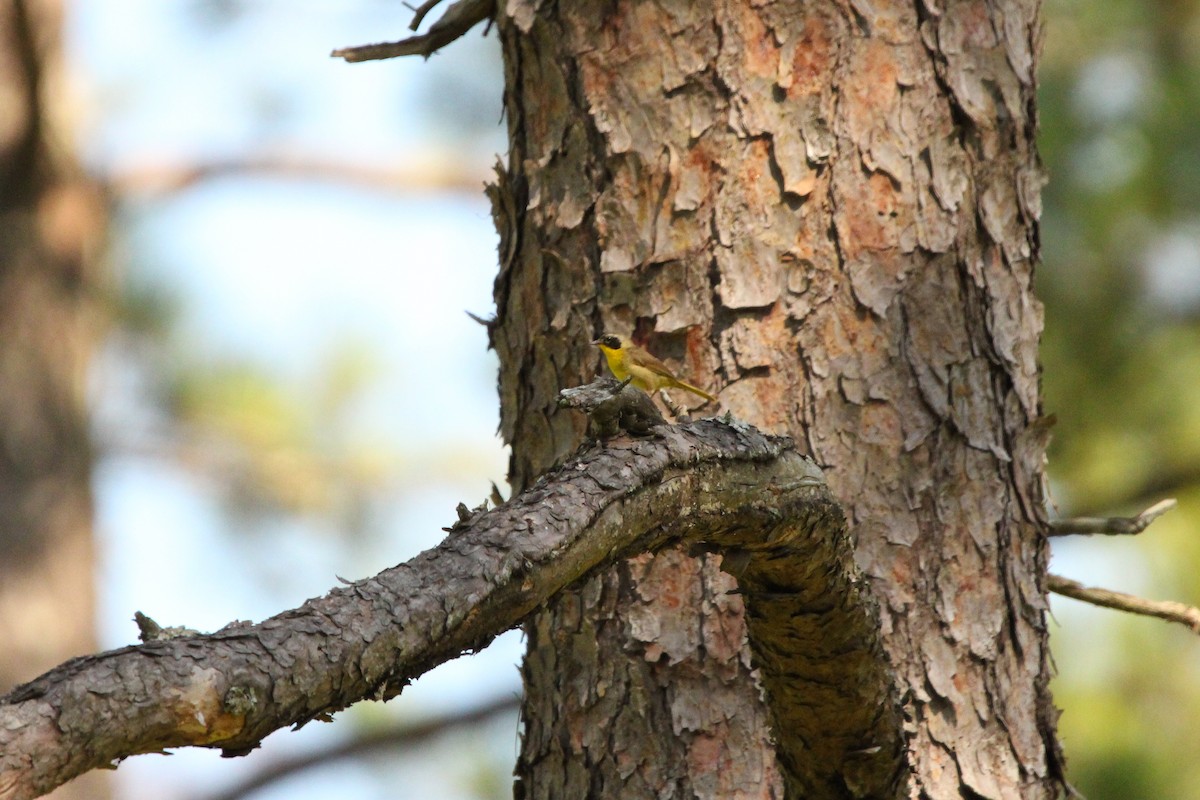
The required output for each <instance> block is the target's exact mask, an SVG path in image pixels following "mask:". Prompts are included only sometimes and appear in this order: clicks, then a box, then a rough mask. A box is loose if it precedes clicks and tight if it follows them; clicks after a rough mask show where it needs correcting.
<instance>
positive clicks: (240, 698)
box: [0, 390, 903, 800]
mask: <svg viewBox="0 0 1200 800" xmlns="http://www.w3.org/2000/svg"><path fill="white" fill-rule="evenodd" d="M630 391H632V390H630ZM654 430H655V433H654V434H653V435H652V436H649V437H647V438H641V439H629V438H622V439H618V440H615V441H613V442H611V443H609V444H608V445H605V446H601V445H593V446H591V447H588V448H585V449H584V450H583V451H582V452H581V453H580V454H579V455H577V456H576V457H574V458H573V459H571V460H570V461H568V462H567V463H566V464H564V465H563V466H562V467H560V468H558V469H557V470H555V471H554V472H552V473H551V474H548V475H546V476H543V477H542V478H541V479H539V481H538V482H537V483H536V484H535V485H534V486H533V487H532V488H531V489H529V490H528V491H526V492H524V493H523V494H521V495H520V496H518V497H516V498H514V499H513V500H511V501H509V502H508V503H506V504H505V505H503V506H501V507H500V508H496V509H493V510H492V511H488V512H486V513H479V514H476V515H473V516H471V518H470V519H468V520H466V521H463V522H460V523H459V524H458V525H456V526H455V529H454V530H452V531H451V533H450V535H448V536H447V537H446V539H445V540H444V541H443V542H442V543H441V544H440V545H438V546H437V547H435V548H433V549H432V550H428V551H426V552H424V553H422V554H420V555H418V556H417V557H416V558H414V559H412V560H411V561H409V562H407V563H405V564H401V565H400V566H397V567H395V568H392V569H389V570H386V571H384V572H382V573H380V574H379V575H376V576H375V577H373V578H368V579H366V580H362V581H359V582H356V583H353V584H350V585H348V586H345V587H340V588H337V589H334V590H333V591H331V592H330V593H329V594H327V595H325V596H324V597H321V598H318V599H314V600H310V601H308V602H307V603H305V604H304V605H303V606H301V607H300V608H298V609H294V610H291V611H287V612H284V613H282V614H280V615H278V616H276V617H272V618H271V619H268V620H266V621H264V622H262V623H260V624H257V625H250V624H248V623H234V624H232V625H230V626H227V627H226V628H224V629H222V630H221V631H218V632H216V633H213V634H209V635H194V636H185V637H183V638H175V639H169V640H164V641H154V642H149V643H146V644H142V645H139V646H134V647H125V648H122V649H119V650H114V651H110V652H107V653H102V654H99V655H94V656H87V657H84V658H78V659H74V660H72V661H69V662H67V663H65V664H63V665H62V666H60V667H58V668H56V669H54V670H52V671H50V672H48V673H46V674H45V675H43V676H42V677H40V678H38V679H37V680H35V681H33V682H32V683H29V684H26V685H24V686H21V687H18V688H17V689H15V690H14V691H13V692H11V693H10V694H9V695H8V696H6V697H4V698H0V800H24V798H32V797H36V796H38V795H39V794H42V793H44V792H47V791H49V790H50V789H52V788H54V787H55V786H57V785H59V784H61V783H63V782H65V781H67V780H69V779H71V778H72V777H74V776H76V775H79V774H81V773H83V772H85V771H87V770H90V769H94V768H97V767H106V766H111V765H113V764H115V763H116V762H118V761H120V760H121V759H123V758H125V757H127V756H130V755H134V754H137V753H148V752H157V751H161V750H163V749H165V748H170V747H180V746H185V745H196V746H203V747H217V748H221V749H222V750H223V751H224V752H225V754H226V755H240V754H243V753H246V752H248V751H250V750H252V749H253V748H255V747H257V746H258V744H259V742H261V740H262V739H263V737H265V736H266V735H267V734H269V733H271V732H272V731H274V730H277V729H279V728H281V727H283V726H287V725H296V726H299V725H303V724H305V723H306V722H308V721H310V720H313V719H328V717H329V715H330V714H331V713H333V712H335V711H338V710H340V709H343V708H345V707H346V706H348V705H350V704H352V703H354V702H357V701H359V700H363V699H367V698H372V699H387V698H390V697H394V696H396V695H397V694H399V693H400V691H401V690H402V689H403V688H404V686H406V685H407V684H408V683H409V682H410V681H412V680H413V679H414V678H416V677H417V676H419V675H421V674H422V673H424V672H426V671H428V670H429V669H431V668H432V667H434V666H436V665H438V664H440V663H442V662H444V661H447V660H450V659H452V658H455V657H457V656H459V655H461V654H463V653H466V652H471V651H475V650H478V649H480V648H482V647H484V646H485V645H486V644H487V643H488V642H490V641H491V640H492V638H494V637H495V636H496V635H497V634H499V633H501V632H503V631H505V630H508V629H509V628H512V627H514V626H515V625H517V624H519V623H520V621H521V620H522V619H523V618H524V617H525V616H526V615H527V614H529V613H530V612H531V611H533V610H534V609H536V608H538V607H539V606H541V605H542V604H544V603H545V602H546V601H547V600H548V599H549V598H550V597H551V596H553V595H554V594H555V592H557V591H559V590H560V589H562V588H563V587H565V586H566V585H568V584H570V583H572V582H574V581H576V580H578V579H579V578H581V577H583V576H585V575H587V574H588V573H590V572H592V571H593V570H596V569H598V568H601V567H603V566H605V565H607V564H610V563H611V562H613V561H614V560H615V559H618V558H622V557H627V556H631V555H634V554H636V553H639V552H643V551H646V550H656V549H660V548H662V547H665V546H668V545H673V544H681V545H686V546H691V547H702V548H704V549H706V550H713V551H717V552H721V553H722V554H724V555H725V563H726V564H727V565H729V566H728V567H727V568H728V569H729V570H730V571H731V572H734V573H735V574H736V575H737V577H738V579H739V585H740V590H741V592H742V593H743V594H744V595H745V602H746V606H747V620H748V626H749V637H750V644H751V648H752V652H753V654H754V657H755V659H756V661H757V665H758V667H759V669H760V671H761V675H762V681H763V685H764V688H765V689H766V691H767V692H768V695H769V697H770V702H771V709H772V714H773V716H774V719H775V722H776V725H775V732H776V736H777V738H778V745H779V754H780V763H781V764H782V765H783V768H784V773H785V775H786V778H787V782H788V786H789V795H790V796H793V797H799V796H801V795H802V794H803V796H806V797H842V796H845V795H846V792H847V789H848V788H849V789H850V791H852V792H854V793H856V794H857V795H858V796H883V795H884V794H885V793H887V791H888V789H890V788H891V787H893V786H894V785H895V783H896V782H897V781H899V780H901V779H902V778H901V777H899V776H900V775H901V769H902V767H901V764H902V758H901V754H902V752H903V751H902V742H901V726H902V720H901V719H900V716H899V712H898V711H897V708H898V706H897V703H896V700H895V698H894V696H893V692H892V681H891V676H890V673H889V670H888V668H887V665H886V661H885V658H884V656H883V655H882V649H881V647H880V642H879V634H878V630H877V617H876V613H875V610H874V606H873V605H872V603H871V601H870V600H869V598H868V597H867V593H866V587H865V586H864V585H863V584H862V583H861V581H860V579H859V577H858V573H857V572H856V570H855V567H854V563H853V557H852V551H851V547H850V543H849V541H848V539H847V535H846V531H845V525H844V522H843V519H842V516H841V512H840V509H839V508H838V506H837V505H836V504H835V503H834V502H833V501H832V500H831V498H830V496H829V493H828V490H827V489H826V487H825V485H824V482H823V479H822V477H821V473H820V471H819V470H818V469H817V468H816V467H815V466H814V465H813V464H812V463H811V462H810V461H808V460H806V459H804V458H802V457H801V456H799V455H798V454H796V453H795V452H794V451H793V450H792V447H791V443H790V442H789V441H788V440H785V439H778V438H771V437H766V436H764V435H762V434H761V433H759V432H758V431H756V430H754V429H753V428H750V427H748V426H744V425H741V424H738V423H730V422H718V421H715V420H703V421H700V422H696V423H687V424H684V425H678V426H673V427H667V426H662V427H658V428H655V429H654ZM847 781H848V782H849V783H850V786H849V787H847V785H846V782H847Z"/></svg>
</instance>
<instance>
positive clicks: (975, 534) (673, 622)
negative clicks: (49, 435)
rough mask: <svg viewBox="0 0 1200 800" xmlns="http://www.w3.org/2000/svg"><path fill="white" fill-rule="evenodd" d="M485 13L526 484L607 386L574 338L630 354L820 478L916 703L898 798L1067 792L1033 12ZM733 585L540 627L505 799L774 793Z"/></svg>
mask: <svg viewBox="0 0 1200 800" xmlns="http://www.w3.org/2000/svg"><path fill="white" fill-rule="evenodd" d="M498 16H499V20H498V29H499V32H500V37H501V41H502V44H503V49H504V55H505V65H506V66H505V69H506V82H507V92H506V111H507V115H508V119H509V125H510V137H511V150H510V160H509V163H508V166H507V170H506V171H505V172H504V173H503V174H501V176H500V181H499V183H498V185H497V186H496V187H494V189H493V192H492V195H493V201H494V205H495V210H496V217H497V224H498V226H499V228H500V232H501V253H500V256H501V271H500V275H499V277H498V279H497V282H496V301H497V309H498V317H497V321H496V324H495V326H494V327H493V344H494V346H495V348H496V350H497V351H498V353H499V356H500V360H501V375H500V396H501V430H502V433H503V435H504V436H505V438H506V439H507V440H508V441H509V442H510V443H511V444H512V446H513V455H512V462H511V466H510V478H511V480H512V483H513V485H514V488H515V489H521V488H524V487H526V486H528V485H529V483H530V482H531V480H532V478H533V477H534V476H536V475H537V473H538V472H540V471H541V470H543V469H545V468H547V467H548V466H550V465H552V464H553V463H554V462H555V461H557V460H558V459H560V458H562V457H563V456H564V455H565V454H566V453H568V452H570V451H571V450H572V449H573V448H574V447H575V446H576V445H577V443H578V442H579V440H580V437H581V435H582V430H581V422H580V420H579V419H578V418H577V417H575V416H573V415H571V414H570V413H567V412H563V411H559V410H558V409H557V408H556V407H555V397H556V394H557V392H558V390H559V389H560V388H562V387H565V386H570V385H574V384H576V383H580V382H584V381H586V380H588V379H590V378H591V377H592V375H593V374H594V373H595V372H596V370H597V369H598V367H599V361H598V359H597V357H596V356H597V354H596V351H595V349H594V348H592V347H591V346H590V345H589V342H590V340H591V339H593V338H595V336H596V335H598V334H599V333H600V332H601V331H610V332H615V333H620V334H633V336H634V338H635V339H636V340H638V341H639V342H640V343H642V344H643V345H646V346H648V348H649V349H650V350H651V351H653V352H654V353H655V354H656V355H658V356H659V357H661V358H663V359H664V360H666V361H667V362H668V364H669V365H670V366H671V367H672V368H673V369H675V371H676V373H677V374H679V375H680V376H681V377H684V378H685V379H686V380H689V381H691V382H693V383H696V384H698V385H700V386H701V387H704V388H707V389H709V390H711V391H713V392H714V393H719V395H720V401H721V406H722V407H723V409H727V410H729V411H732V412H733V414H734V415H735V416H737V417H739V418H742V419H745V420H748V421H749V422H751V423H753V424H755V425H758V426H761V427H762V428H764V429H766V430H770V431H774V432H779V433H788V434H790V435H792V436H793V437H795V438H796V440H797V441H798V442H800V443H801V444H802V446H803V447H804V448H805V449H807V451H808V452H809V453H810V454H811V455H812V456H813V457H814V458H815V459H816V460H817V461H818V462H819V463H821V464H823V465H826V471H827V475H828V479H829V482H830V485H831V487H832V488H833V490H834V493H835V495H837V496H838V497H839V499H840V500H841V501H842V502H843V503H844V504H845V507H846V509H847V511H848V516H849V518H850V520H851V525H852V527H853V532H854V535H855V536H856V543H857V545H856V546H857V561H858V563H859V565H860V567H861V568H862V570H863V571H864V573H865V574H866V575H867V576H869V578H870V581H871V586H872V588H873V590H874V592H875V594H876V596H877V597H878V598H879V601H880V605H881V617H882V633H883V635H884V639H885V644H886V648H887V650H888V655H889V657H890V659H891V662H892V665H893V669H894V673H895V681H896V685H897V691H898V695H899V696H901V697H903V699H904V705H905V713H906V716H907V720H908V722H907V725H908V728H907V731H906V734H907V737H908V764H909V767H910V770H911V775H910V776H897V778H896V779H897V780H905V779H907V781H908V786H907V788H906V789H900V790H899V793H900V794H901V795H904V794H907V795H910V796H914V797H915V796H928V797H931V798H945V797H961V796H982V797H988V798H1017V797H1027V798H1033V797H1039V798H1040V797H1052V796H1055V795H1056V793H1057V791H1058V789H1059V787H1060V785H1061V763H1060V758H1059V754H1058V746H1057V742H1056V739H1055V720H1056V712H1055V710H1054V708H1053V705H1052V703H1051V699H1050V696H1049V692H1048V689H1047V682H1048V680H1049V655H1048V650H1047V631H1046V624H1045V615H1046V600H1045V591H1044V585H1043V576H1044V572H1045V565H1046V557H1047V548H1046V541H1045V538H1044V536H1043V529H1044V525H1045V519H1044V513H1043V507H1042V496H1041V481H1042V462H1043V453H1044V440H1043V437H1042V435H1040V434H1039V431H1041V430H1042V429H1043V428H1044V426H1042V425H1035V424H1034V423H1035V422H1036V421H1037V420H1038V418H1039V415H1040V413H1041V411H1040V400H1039V396H1038V364H1037V352H1036V348H1037V341H1038V336H1039V334H1040V331H1041V307H1040V305H1039V304H1038V302H1037V301H1036V300H1035V299H1034V297H1033V296H1032V286H1031V284H1032V273H1033V266H1034V261H1035V258H1036V252H1037V216H1038V213H1039V206H1038V204H1039V192H1040V187H1041V180H1042V179H1041V173H1040V171H1039V167H1038V160H1037V154H1036V151H1035V149H1034V140H1033V137H1034V131H1035V127H1036V113H1035V84H1034V62H1035V47H1036V40H1037V37H1038V33H1039V29H1038V22H1037V4H1036V3H1035V2H1028V1H1027V0H1010V1H1009V2H1001V1H1000V0H991V2H986V1H984V0H974V1H972V2H958V3H951V4H948V5H946V4H942V5H934V4H924V5H918V6H913V5H912V4H901V3H886V2H885V3H874V4H853V3H852V4H839V3H829V2H814V3H804V4H766V5H762V4H750V3H738V2H728V1H726V0H718V1H717V2H713V3H691V2H667V1H664V0H659V1H658V2H637V3H587V2H579V3H563V4H553V5H551V4H542V3H538V2H532V1H531V0H525V1H523V0H510V2H509V3H507V5H505V4H501V10H500V13H499V15H498ZM689 397H690V396H689ZM676 399H677V400H681V401H683V400H687V401H688V402H690V400H689V398H688V397H682V396H679V397H676ZM705 411H706V412H708V411H710V409H708V408H706V409H705ZM733 589H734V584H733V582H732V580H731V579H729V578H728V577H727V576H725V575H724V574H723V573H720V572H718V571H717V570H716V569H715V566H714V565H713V564H712V563H705V562H704V561H698V560H694V559H691V558H689V557H686V556H685V555H683V554H680V553H668V554H664V555H659V556H657V557H645V558H639V559H635V560H633V561H630V562H626V563H624V564H621V565H619V566H617V567H616V568H614V569H613V570H612V571H611V572H610V573H608V574H607V575H603V576H601V577H598V578H596V579H594V580H592V581H591V582H589V583H588V584H587V585H586V586H584V587H582V588H580V589H579V590H578V591H576V592H573V593H570V594H568V595H566V596H563V597H562V598H561V599H559V600H558V601H557V602H555V603H553V604H551V606H550V607H549V608H547V609H546V610H545V611H544V612H542V613H541V614H540V615H539V616H538V617H537V618H536V619H535V620H534V621H532V622H531V623H529V624H528V625H527V627H526V633H527V636H528V645H529V650H528V655H527V658H526V661H525V664H524V668H523V674H524V679H525V685H526V692H527V695H526V706H525V710H524V720H525V733H524V740H523V745H522V752H521V755H520V760H519V764H518V768H517V771H518V776H519V786H518V793H517V796H524V797H531V798H532V797H536V798H561V797H584V796H588V797H618V796H619V797H691V796H693V795H694V796H696V797H714V798H715V797H722V798H727V797H777V796H781V794H782V791H781V789H780V783H779V776H778V770H777V767H776V764H775V754H774V751H773V749H772V747H771V738H770V732H769V730H768V727H767V721H768V714H767V710H766V707H765V705H764V703H763V701H762V700H761V698H760V695H759V690H758V688H757V687H756V686H755V682H754V677H753V673H752V671H751V665H750V663H749V656H748V651H747V649H746V646H745V634H744V624H743V606H742V603H741V601H740V598H739V597H738V595H737V594H734V593H732V590H733ZM813 724H814V729H815V730H818V731H819V730H820V729H821V721H820V720H819V719H815V720H814V721H813ZM871 746H872V743H871V742H863V743H862V749H863V750H864V751H865V750H869V748H871ZM839 769H840V770H841V771H842V774H843V777H844V787H843V788H844V792H841V793H840V796H883V795H885V794H887V793H888V792H885V791H884V788H883V787H880V786H867V787H864V786H862V785H860V784H859V783H858V781H857V774H856V765H855V763H854V762H853V757H848V759H847V760H846V761H845V763H843V764H841V765H839ZM891 793H894V792H891ZM814 796H815V795H814ZM830 796H838V793H835V794H834V795H830Z"/></svg>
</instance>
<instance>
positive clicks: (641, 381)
mask: <svg viewBox="0 0 1200 800" xmlns="http://www.w3.org/2000/svg"><path fill="white" fill-rule="evenodd" d="M599 347H600V352H602V353H604V360H605V361H607V362H608V369H609V371H610V372H612V374H613V377H615V378H616V379H617V380H619V381H623V380H625V379H626V378H629V377H630V376H632V380H631V381H630V383H632V384H633V385H634V386H636V387H637V388H639V389H641V390H642V391H643V392H649V393H650V394H654V392H656V391H657V390H659V389H661V388H662V382H661V381H660V380H659V376H658V375H656V374H655V373H654V372H653V371H652V370H649V369H646V368H645V367H643V366H641V365H640V364H637V363H635V362H634V361H633V360H631V358H630V355H629V349H628V348H627V347H625V346H622V347H621V348H620V349H614V348H612V347H605V346H604V345H600V346H599Z"/></svg>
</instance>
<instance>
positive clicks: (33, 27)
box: [0, 0, 107, 800]
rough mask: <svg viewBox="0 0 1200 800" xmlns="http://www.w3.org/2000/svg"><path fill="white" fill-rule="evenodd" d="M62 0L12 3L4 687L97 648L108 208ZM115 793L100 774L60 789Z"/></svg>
mask: <svg viewBox="0 0 1200 800" xmlns="http://www.w3.org/2000/svg"><path fill="white" fill-rule="evenodd" d="M58 5H59V4H58V3H57V2H54V1H53V0H10V1H9V2H5V3H2V4H0V554H2V555H0V643H2V646H0V692H3V691H7V690H8V689H9V688H10V687H12V686H13V685H14V684H15V683H17V682H19V681H22V680H28V679H29V678H31V677H32V676H34V675H37V674H38V673H39V672H42V671H43V670H45V669H48V668H49V667H50V666H52V665H54V664H56V663H58V662H60V661H62V660H64V659H66V658H68V657H69V656H72V655H76V654H78V653H85V652H90V651H93V650H95V649H96V641H95V634H94V617H95V614H94V599H93V593H94V590H93V564H94V558H93V546H92V527H91V523H92V507H91V487H90V479H91V452H90V447H89V443H88V436H87V425H86V409H85V404H84V370H85V367H86V362H87V359H88V357H89V355H90V353H91V350H92V347H93V345H94V342H95V339H96V337H97V335H98V329H97V324H96V323H97V320H98V315H97V314H96V310H97V305H98V304H97V303H96V302H95V291H96V286H95V276H94V275H93V274H92V273H91V270H93V269H94V265H93V264H92V259H91V256H92V255H93V253H92V252H91V251H93V250H94V249H95V247H96V246H97V242H98V239H99V238H100V234H101V231H102V227H103V218H104V214H103V203H102V202H101V201H100V199H99V198H98V194H97V192H96V189H95V187H94V186H93V185H92V184H91V183H90V181H88V180H87V179H86V178H85V177H84V176H83V175H82V174H80V173H79V171H78V169H77V167H76V166H75V165H74V163H73V162H72V161H71V159H70V157H69V155H68V153H66V152H64V151H63V147H64V145H65V143H64V142H63V141H62V138H63V130H62V126H61V125H59V124H57V123H59V122H61V120H59V119H56V118H55V113H56V112H57V113H61V112H62V110H63V109H62V106H63V105H64V104H63V102H62V99H63V86H62V78H63V76H62V74H61V70H62V64H61V53H60V48H59V27H60V23H61V20H60V18H59V17H60V10H59V8H58ZM106 794H107V789H106V782H105V781H103V780H102V777H101V776H99V775H97V776H93V777H91V778H89V779H88V780H87V781H85V782H81V783H80V784H78V785H76V786H73V787H71V788H70V789H67V790H64V791H63V792H61V793H59V794H56V795H55V796H56V797H58V798H61V799H62V800H65V799H66V798H70V797H79V798H89V800H97V798H101V797H104V796H106Z"/></svg>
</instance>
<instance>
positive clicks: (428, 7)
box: [405, 0, 442, 31]
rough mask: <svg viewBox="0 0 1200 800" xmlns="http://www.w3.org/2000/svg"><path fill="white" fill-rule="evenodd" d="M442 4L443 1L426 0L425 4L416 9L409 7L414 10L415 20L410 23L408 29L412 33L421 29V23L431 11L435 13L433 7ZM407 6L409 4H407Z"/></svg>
mask: <svg viewBox="0 0 1200 800" xmlns="http://www.w3.org/2000/svg"><path fill="white" fill-rule="evenodd" d="M440 2H442V0H425V2H424V3H421V5H419V6H417V7H416V8H413V7H412V6H408V7H409V8H412V10H413V19H412V22H410V23H408V29H409V30H410V31H415V30H416V29H417V28H419V27H421V22H422V21H423V20H424V19H425V15H426V14H428V13H429V12H430V11H433V7H434V6H436V5H437V4H438V3H440ZM405 5H408V4H407V3H405Z"/></svg>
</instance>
